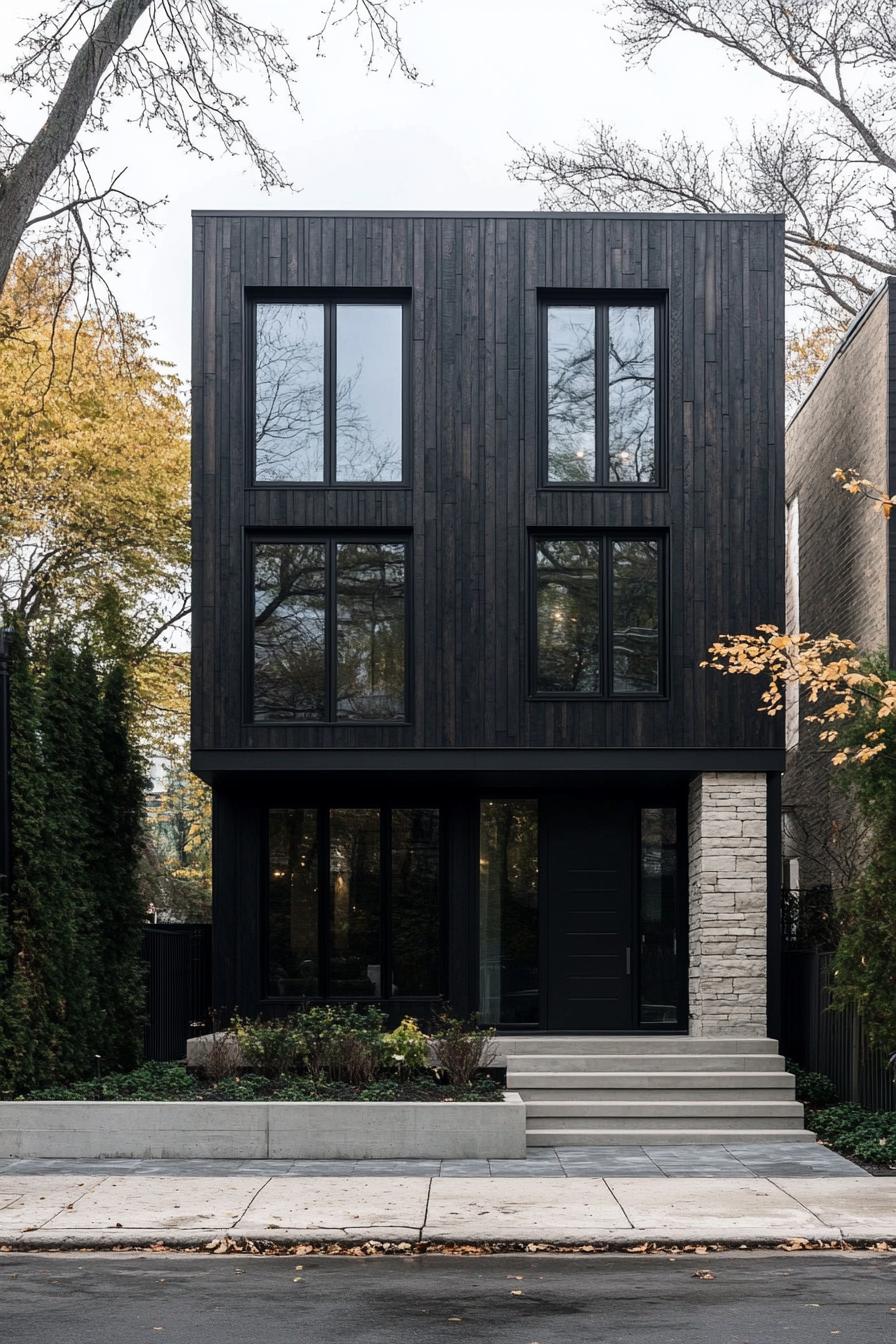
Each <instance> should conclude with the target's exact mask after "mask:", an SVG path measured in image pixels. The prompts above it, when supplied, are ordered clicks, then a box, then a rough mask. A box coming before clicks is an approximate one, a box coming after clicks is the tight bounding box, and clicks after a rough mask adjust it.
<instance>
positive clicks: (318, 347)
mask: <svg viewBox="0 0 896 1344" xmlns="http://www.w3.org/2000/svg"><path fill="white" fill-rule="evenodd" d="M403 325H404V310H403V306H402V305H401V304H400V303H379V302H355V303H336V302H333V301H329V300H328V301H325V302H319V303H305V302H301V303H292V302H289V303H284V302H258V303H256V304H255V474H254V479H255V480H256V481H257V482H274V481H278V482H288V483H290V484H315V483H319V484H324V485H333V484H347V483H353V482H357V483H359V484H379V483H383V482H385V483H390V482H391V483H395V482H400V481H401V480H402V477H403V467H402V463H403V451H402V443H403V392H402V385H403V365H404V354H403V348H404V345H403Z"/></svg>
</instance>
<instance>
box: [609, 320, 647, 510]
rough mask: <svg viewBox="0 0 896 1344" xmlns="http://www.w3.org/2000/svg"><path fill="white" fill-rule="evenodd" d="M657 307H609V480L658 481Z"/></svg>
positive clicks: (642, 482) (643, 482)
mask: <svg viewBox="0 0 896 1344" xmlns="http://www.w3.org/2000/svg"><path fill="white" fill-rule="evenodd" d="M655 323H656V309H654V308H635V307H625V308H611V309H610V314H609V345H608V356H609V369H608V380H609V381H608V418H609V428H610V480H611V481H633V482H638V483H641V484H645V483H652V482H654V481H655V480H656V409H655V404H656V367H655V358H654V330H655Z"/></svg>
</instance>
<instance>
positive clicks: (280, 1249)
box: [0, 1228, 896, 1257]
mask: <svg viewBox="0 0 896 1344" xmlns="http://www.w3.org/2000/svg"><path fill="white" fill-rule="evenodd" d="M145 1250H150V1251H152V1252H154V1253H159V1254H161V1253H165V1252H193V1253H205V1254H212V1255H283V1256H286V1255H302V1256H319V1257H324V1256H338V1255H346V1256H365V1257H383V1256H407V1257H414V1256H421V1255H446V1256H447V1255H453V1256H456V1255H509V1254H514V1255H518V1254H528V1255H534V1254H554V1255H556V1254H567V1255H569V1254H581V1255H600V1254H606V1253H612V1252H618V1251H624V1252H628V1253H631V1254H651V1253H663V1254H668V1253H669V1252H673V1251H674V1252H676V1253H679V1254H683V1253H697V1254H706V1253H707V1252H710V1251H712V1252H724V1251H745V1250H765V1251H768V1250H777V1251H786V1252H793V1253H796V1252H806V1251H812V1252H819V1251H877V1252H880V1253H890V1254H892V1253H893V1252H896V1236H893V1237H892V1239H891V1240H889V1241H887V1240H885V1239H883V1238H879V1239H878V1238H872V1237H869V1236H868V1235H862V1236H859V1237H853V1238H843V1237H841V1236H840V1233H839V1230H838V1229H836V1228H831V1236H830V1237H829V1238H824V1239H823V1240H822V1239H819V1238H818V1237H817V1236H816V1237H804V1236H793V1235H791V1236H786V1237H783V1238H782V1237H781V1235H780V1234H778V1235H775V1234H774V1233H767V1232H766V1233H752V1234H748V1235H747V1236H722V1237H712V1238H708V1237H706V1235H705V1234H698V1235H697V1236H691V1235H689V1234H687V1233H686V1232H681V1233H678V1234H677V1235H675V1236H672V1235H670V1234H668V1233H665V1234H664V1233H661V1232H660V1233H648V1234H647V1235H646V1236H645V1235H644V1234H643V1233H642V1234H640V1235H635V1234H633V1233H629V1234H627V1235H626V1234H621V1233H620V1234H613V1235H611V1236H606V1237H601V1238H596V1239H593V1240H583V1238H582V1237H581V1236H578V1237H571V1236H570V1237H565V1236H563V1235H562V1234H561V1235H555V1236H552V1237H551V1238H549V1239H548V1240H538V1241H534V1240H533V1241H501V1240H488V1239H473V1238H471V1239H470V1240H465V1241H457V1240H455V1239H449V1238H444V1239H433V1238H421V1237H420V1236H416V1237H415V1238H414V1239H413V1240H402V1241H385V1240H383V1241H381V1240H375V1239H371V1238H369V1237H367V1236H363V1235H359V1236H355V1237H352V1236H344V1237H338V1238H332V1237H321V1236H320V1235H319V1234H314V1233H308V1234H307V1235H304V1236H303V1235H302V1234H301V1233H297V1232H295V1231H291V1232H289V1233H271V1232H266V1233H265V1235H264V1236H263V1237H249V1236H242V1235H240V1236H232V1235H230V1233H227V1232H224V1233H212V1234H209V1233H208V1232H195V1231H194V1232H189V1231H168V1232H163V1233H159V1232H139V1231H136V1232H127V1233H125V1234H124V1235H123V1234H122V1233H121V1232H120V1231H118V1230H115V1231H111V1230H104V1231H95V1232H66V1233H63V1234H60V1233H52V1232H37V1231H36V1232H28V1233H24V1234H22V1235H20V1236H19V1237H18V1238H17V1239H16V1240H15V1241H8V1242H3V1241H0V1254H15V1253H16V1252H20V1251H57V1252H91V1251H106V1252H129V1251H145Z"/></svg>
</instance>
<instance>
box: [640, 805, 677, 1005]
mask: <svg viewBox="0 0 896 1344" xmlns="http://www.w3.org/2000/svg"><path fill="white" fill-rule="evenodd" d="M677 839H678V837H677V812H676V809H675V808H674V807H643V808H642V809H641V911H640V934H641V949H640V950H641V967H640V983H641V1025H642V1026H643V1027H648V1026H659V1025H662V1026H681V1025H683V1024H682V1023H681V1022H680V1021H679V1014H680V999H681V990H680V982H681V976H680V968H679V964H678V914H679V911H678V874H677V854H678V850H677V844H676V842H677Z"/></svg>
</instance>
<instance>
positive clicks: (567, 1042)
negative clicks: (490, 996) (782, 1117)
mask: <svg viewBox="0 0 896 1344" xmlns="http://www.w3.org/2000/svg"><path fill="white" fill-rule="evenodd" d="M494 1045H495V1053H496V1063H497V1064H498V1066H499V1067H501V1066H503V1064H504V1063H505V1061H506V1060H507V1059H511V1058H515V1057H516V1056H517V1055H549V1056H550V1055H588V1054H602V1055H678V1054H681V1055H717V1054H720V1053H722V1054H731V1055H776V1054H777V1053H778V1042H777V1041H773V1040H770V1039H769V1038H768V1037H730V1038H729V1037H702V1036H638V1035H632V1036H549V1035H537V1036H535V1035H529V1036H526V1035H522V1036H497V1037H496V1038H495V1042H494Z"/></svg>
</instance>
